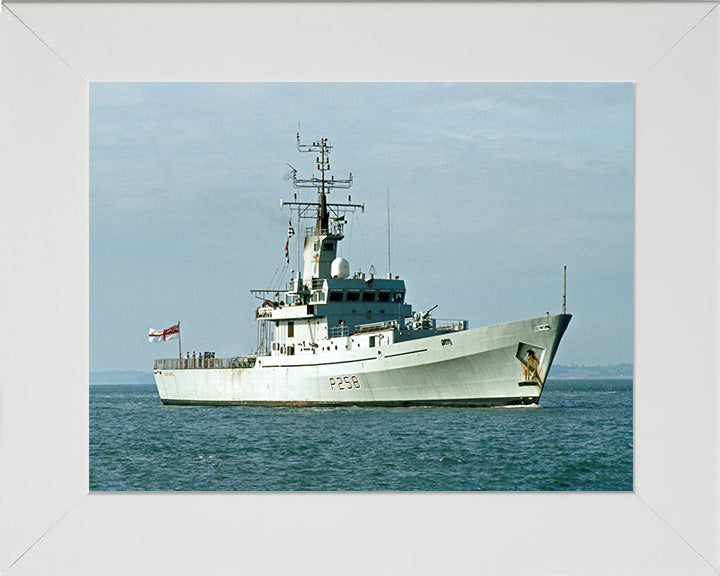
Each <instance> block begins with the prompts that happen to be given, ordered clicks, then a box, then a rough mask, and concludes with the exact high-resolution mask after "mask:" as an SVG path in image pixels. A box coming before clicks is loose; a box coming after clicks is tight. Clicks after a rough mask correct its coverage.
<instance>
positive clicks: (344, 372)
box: [154, 314, 571, 406]
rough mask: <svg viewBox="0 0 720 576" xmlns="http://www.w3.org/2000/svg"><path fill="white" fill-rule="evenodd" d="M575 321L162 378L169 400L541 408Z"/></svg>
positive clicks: (169, 370) (163, 366)
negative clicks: (532, 365)
mask: <svg viewBox="0 0 720 576" xmlns="http://www.w3.org/2000/svg"><path fill="white" fill-rule="evenodd" d="M570 318H571V316H570V315H569V314H558V315H554V316H541V317H539V318H533V319H529V320H522V321H518V322H510V323H506V324H498V325H494V326H487V327H483V328H475V329H472V330H462V331H452V332H447V333H443V334H436V335H432V336H425V337H420V338H412V339H409V340H404V341H398V342H394V343H390V344H386V345H381V346H378V347H372V348H367V347H362V348H357V349H352V348H350V347H349V346H348V347H343V346H339V347H338V348H339V350H338V351H335V350H333V351H326V352H322V353H314V354H298V355H294V356H285V355H270V356H260V357H258V358H257V361H256V362H255V364H254V366H253V367H249V368H233V367H227V368H215V367H208V368H188V367H185V363H184V361H178V360H175V361H174V364H173V363H171V362H170V361H163V360H159V361H157V363H156V368H155V370H154V375H155V381H156V384H157V388H158V392H159V394H160V398H161V399H162V402H163V403H165V404H214V405H226V404H238V405H294V406H353V405H380V406H409V405H446V406H503V405H523V404H536V403H537V402H538V401H539V399H540V396H541V394H542V391H543V387H544V383H545V380H546V378H547V374H548V372H549V370H550V366H551V364H552V361H553V358H554V356H555V353H556V351H557V348H558V345H559V343H560V340H561V338H562V335H563V333H564V332H565V329H566V328H567V325H568V323H569V322H570ZM339 340H342V339H339ZM530 349H532V350H533V351H534V352H535V354H536V357H537V359H538V368H537V372H536V375H533V376H532V377H528V375H527V371H525V370H524V365H523V362H522V358H523V356H524V355H525V354H526V352H527V350H530Z"/></svg>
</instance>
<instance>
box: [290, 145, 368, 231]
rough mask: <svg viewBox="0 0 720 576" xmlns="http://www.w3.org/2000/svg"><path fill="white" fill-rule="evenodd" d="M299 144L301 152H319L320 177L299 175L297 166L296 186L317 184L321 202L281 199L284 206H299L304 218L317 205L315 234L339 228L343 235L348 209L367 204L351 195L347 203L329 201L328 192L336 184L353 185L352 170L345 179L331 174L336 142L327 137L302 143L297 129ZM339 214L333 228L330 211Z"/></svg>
mask: <svg viewBox="0 0 720 576" xmlns="http://www.w3.org/2000/svg"><path fill="white" fill-rule="evenodd" d="M297 148H298V151H299V152H315V153H319V156H317V157H316V158H315V163H316V166H317V169H318V170H319V171H320V177H319V178H318V177H316V176H315V175H313V176H311V177H310V178H298V177H297V170H296V169H295V168H293V167H292V166H291V167H290V168H291V169H292V181H293V187H294V188H316V189H317V192H318V200H317V203H313V202H284V201H283V202H281V205H280V207H281V208H282V206H285V205H287V206H290V209H291V210H296V211H297V212H298V216H299V217H300V218H309V217H311V216H309V215H308V211H309V210H311V209H316V213H315V216H314V218H315V230H314V234H315V235H316V236H319V235H321V234H329V233H332V232H335V233H336V234H338V235H342V224H343V223H344V219H343V216H344V214H346V213H347V212H354V211H355V208H361V209H363V210H364V204H351V203H350V197H349V196H348V202H347V203H329V202H328V201H327V195H328V193H330V192H332V191H333V190H334V189H335V188H345V189H347V188H350V187H351V186H352V184H353V176H352V173H350V175H349V176H348V178H345V179H343V180H336V179H335V177H334V176H330V177H329V178H328V173H329V172H330V150H332V146H330V144H328V139H327V138H321V139H320V140H317V141H315V142H313V143H312V144H301V143H300V133H299V132H298V133H297ZM331 214H334V215H335V217H336V218H335V221H336V222H337V227H336V228H335V229H334V230H332V229H331V226H330V215H331Z"/></svg>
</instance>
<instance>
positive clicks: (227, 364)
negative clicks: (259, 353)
mask: <svg viewBox="0 0 720 576" xmlns="http://www.w3.org/2000/svg"><path fill="white" fill-rule="evenodd" d="M256 361H257V357H255V356H235V357H232V358H161V359H159V360H155V370H198V369H201V368H207V369H212V368H252V367H253V366H255V362H256Z"/></svg>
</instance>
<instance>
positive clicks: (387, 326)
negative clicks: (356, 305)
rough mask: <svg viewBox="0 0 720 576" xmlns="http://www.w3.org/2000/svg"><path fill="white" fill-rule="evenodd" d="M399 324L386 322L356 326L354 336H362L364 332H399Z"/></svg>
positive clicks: (391, 321)
mask: <svg viewBox="0 0 720 576" xmlns="http://www.w3.org/2000/svg"><path fill="white" fill-rule="evenodd" d="M398 326H399V323H398V321H397V320H385V321H384V322H372V323H370V324H358V325H357V326H355V332H354V334H362V333H363V332H378V331H380V330H397V329H398Z"/></svg>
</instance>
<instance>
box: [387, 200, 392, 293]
mask: <svg viewBox="0 0 720 576" xmlns="http://www.w3.org/2000/svg"><path fill="white" fill-rule="evenodd" d="M386 190H387V220H388V225H387V230H388V279H392V268H391V267H390V188H387V189H386Z"/></svg>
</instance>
